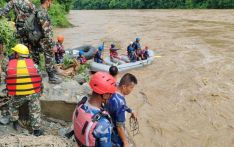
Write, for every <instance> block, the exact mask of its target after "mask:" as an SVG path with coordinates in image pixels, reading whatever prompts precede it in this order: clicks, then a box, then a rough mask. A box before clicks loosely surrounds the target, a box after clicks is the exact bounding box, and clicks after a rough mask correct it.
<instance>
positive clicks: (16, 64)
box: [5, 44, 43, 136]
mask: <svg viewBox="0 0 234 147" xmlns="http://www.w3.org/2000/svg"><path fill="white" fill-rule="evenodd" d="M12 49H13V50H14V54H15V59H12V60H10V61H9V63H8V66H7V71H6V79H5V81H6V89H7V94H8V96H9V97H10V98H11V100H10V102H9V112H10V115H11V117H10V120H11V121H12V122H13V128H14V129H15V130H16V131H19V132H21V131H22V128H21V127H20V125H19V121H18V119H19V115H18V114H19V107H21V106H22V105H23V104H25V103H27V102H28V108H29V116H30V122H31V127H32V130H33V132H32V134H33V135H35V136H40V135H42V134H43V131H42V130H41V128H40V121H41V107H40V100H39V97H40V96H41V92H42V78H41V76H40V74H39V73H38V70H37V68H36V65H34V62H33V60H32V59H30V58H29V50H28V48H27V47H26V46H25V45H23V44H17V45H16V46H15V47H14V48H12Z"/></svg>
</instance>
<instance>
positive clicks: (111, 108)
mask: <svg viewBox="0 0 234 147" xmlns="http://www.w3.org/2000/svg"><path fill="white" fill-rule="evenodd" d="M136 84H137V78H136V77H135V76H134V75H132V74H130V73H126V74H125V75H124V76H123V77H122V78H121V80H120V82H119V85H118V87H117V92H116V93H114V94H112V97H111V98H110V100H109V101H108V103H107V107H106V108H107V110H108V112H109V113H110V115H111V118H112V121H113V124H114V128H113V132H112V136H111V141H112V145H113V146H114V147H115V146H117V147H130V143H129V141H128V139H127V135H126V130H125V122H126V118H125V112H128V113H130V114H131V117H132V118H133V119H135V120H137V116H136V114H135V113H134V112H133V111H132V109H130V108H129V107H128V106H127V104H126V101H125V96H126V95H129V94H130V93H131V92H132V90H133V88H134V87H135V85H136Z"/></svg>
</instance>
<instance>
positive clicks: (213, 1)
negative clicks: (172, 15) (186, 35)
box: [74, 0, 234, 9]
mask: <svg viewBox="0 0 234 147" xmlns="http://www.w3.org/2000/svg"><path fill="white" fill-rule="evenodd" d="M155 8H158V9H168V8H182V9H186V8H209V9H227V8H234V0H74V9H155Z"/></svg>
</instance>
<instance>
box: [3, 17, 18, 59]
mask: <svg viewBox="0 0 234 147" xmlns="http://www.w3.org/2000/svg"><path fill="white" fill-rule="evenodd" d="M0 37H1V38H2V39H3V42H4V51H5V52H6V54H7V55H9V54H10V53H11V51H12V50H9V49H10V48H12V47H13V46H15V44H16V37H15V29H14V27H13V24H12V22H9V21H7V20H6V19H5V18H2V19H1V21H0Z"/></svg>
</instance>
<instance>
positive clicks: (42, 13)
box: [32, 0, 62, 84]
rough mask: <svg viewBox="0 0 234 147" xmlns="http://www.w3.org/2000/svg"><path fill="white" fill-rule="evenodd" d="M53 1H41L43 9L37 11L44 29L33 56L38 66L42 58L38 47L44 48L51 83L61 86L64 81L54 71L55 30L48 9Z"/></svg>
mask: <svg viewBox="0 0 234 147" xmlns="http://www.w3.org/2000/svg"><path fill="white" fill-rule="evenodd" d="M51 4H52V0H41V7H40V8H39V9H38V10H37V18H38V22H39V25H40V26H41V28H42V34H43V36H42V38H41V39H40V41H39V44H38V45H36V47H32V56H33V60H34V62H35V63H36V64H39V61H40V56H39V51H38V47H41V48H42V51H43V52H44V56H45V67H46V71H47V73H48V76H49V82H50V83H52V84H59V83H61V82H62V80H61V79H60V78H58V77H56V76H55V71H54V69H53V59H54V54H53V51H52V50H53V47H54V46H55V42H54V41H53V30H52V26H51V21H50V18H49V15H48V11H47V9H49V8H50V6H51Z"/></svg>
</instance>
